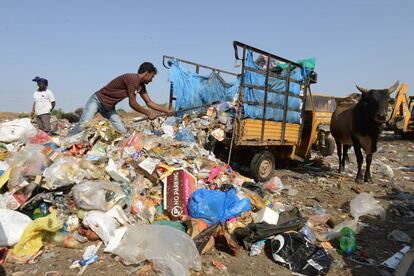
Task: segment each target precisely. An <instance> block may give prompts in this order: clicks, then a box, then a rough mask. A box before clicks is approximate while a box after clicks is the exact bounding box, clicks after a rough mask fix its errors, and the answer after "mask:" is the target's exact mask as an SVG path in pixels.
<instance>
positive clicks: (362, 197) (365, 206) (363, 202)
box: [349, 193, 385, 220]
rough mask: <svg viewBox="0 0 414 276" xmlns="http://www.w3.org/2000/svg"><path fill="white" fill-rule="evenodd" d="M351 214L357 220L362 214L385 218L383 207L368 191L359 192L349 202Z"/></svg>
mask: <svg viewBox="0 0 414 276" xmlns="http://www.w3.org/2000/svg"><path fill="white" fill-rule="evenodd" d="M349 206H350V209H351V215H352V216H353V217H354V218H355V219H356V220H358V219H359V217H361V216H364V215H374V216H380V217H381V219H382V220H384V219H385V209H384V208H383V207H381V206H380V205H379V204H378V203H377V201H376V200H375V198H374V197H373V196H372V195H371V194H368V193H360V194H359V195H357V196H356V197H354V199H352V200H351V203H350V204H349Z"/></svg>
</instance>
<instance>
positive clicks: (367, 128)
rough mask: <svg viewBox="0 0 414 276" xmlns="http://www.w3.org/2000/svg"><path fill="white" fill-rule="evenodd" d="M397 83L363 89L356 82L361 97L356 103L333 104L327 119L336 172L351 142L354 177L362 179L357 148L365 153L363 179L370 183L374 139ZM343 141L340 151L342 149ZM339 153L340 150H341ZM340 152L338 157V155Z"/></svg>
mask: <svg viewBox="0 0 414 276" xmlns="http://www.w3.org/2000/svg"><path fill="white" fill-rule="evenodd" d="M398 85H399V82H398V81H397V82H396V83H395V84H394V85H393V86H391V87H390V88H388V89H365V88H362V87H359V86H356V87H357V88H358V90H359V91H361V93H362V95H361V99H360V100H359V101H358V103H356V104H352V105H346V106H337V107H336V109H335V111H334V113H333V114H332V119H331V133H332V136H333V137H334V138H335V142H336V147H337V151H338V157H339V172H340V173H341V172H342V171H344V170H345V160H346V159H347V158H348V149H349V148H350V147H351V146H353V147H354V151H355V156H356V159H357V163H358V172H357V176H356V179H355V181H356V182H358V183H361V182H362V179H363V178H362V163H363V161H364V158H363V156H362V152H361V148H362V149H363V150H364V152H365V154H366V164H367V167H366V169H365V175H364V181H365V182H370V183H372V179H371V172H370V166H371V161H372V155H373V153H374V152H376V151H377V141H378V137H379V136H380V134H381V132H382V130H383V128H384V125H385V122H386V119H387V109H388V103H389V100H390V94H391V93H392V92H394V91H395V90H396V89H397V87H398ZM342 145H343V151H342ZM342 153H343V154H342ZM341 155H343V156H342V158H341Z"/></svg>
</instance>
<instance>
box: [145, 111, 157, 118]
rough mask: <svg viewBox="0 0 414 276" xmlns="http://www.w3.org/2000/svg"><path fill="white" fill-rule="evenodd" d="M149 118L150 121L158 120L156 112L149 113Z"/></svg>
mask: <svg viewBox="0 0 414 276" xmlns="http://www.w3.org/2000/svg"><path fill="white" fill-rule="evenodd" d="M147 117H148V119H150V120H154V119H155V118H157V115H156V114H155V113H154V112H151V111H148V112H147Z"/></svg>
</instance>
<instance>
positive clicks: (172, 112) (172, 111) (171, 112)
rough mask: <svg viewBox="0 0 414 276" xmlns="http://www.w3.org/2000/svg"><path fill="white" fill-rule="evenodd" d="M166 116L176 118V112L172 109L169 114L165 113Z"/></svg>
mask: <svg viewBox="0 0 414 276" xmlns="http://www.w3.org/2000/svg"><path fill="white" fill-rule="evenodd" d="M165 114H167V115H168V116H175V110H173V109H170V110H168V111H167V112H165Z"/></svg>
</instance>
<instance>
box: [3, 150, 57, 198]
mask: <svg viewBox="0 0 414 276" xmlns="http://www.w3.org/2000/svg"><path fill="white" fill-rule="evenodd" d="M43 149H44V146H42V145H35V144H28V145H27V146H26V147H25V148H23V149H22V150H21V151H19V152H17V153H15V154H12V155H11V156H10V157H9V158H8V160H7V163H8V164H10V167H11V168H12V169H11V174H10V179H9V181H8V183H7V187H8V188H9V190H10V191H11V190H12V189H14V188H15V187H17V186H18V185H20V184H21V183H22V182H23V181H25V180H26V176H36V175H42V173H43V170H44V168H45V167H47V166H48V164H49V162H48V160H47V158H46V156H45V155H44V154H43V153H42V150H43Z"/></svg>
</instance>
